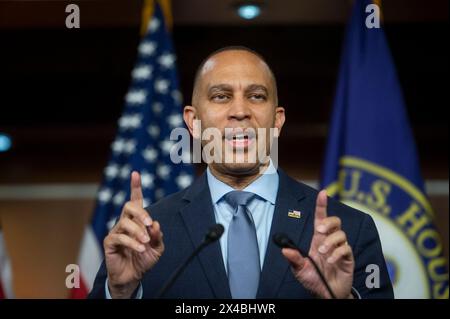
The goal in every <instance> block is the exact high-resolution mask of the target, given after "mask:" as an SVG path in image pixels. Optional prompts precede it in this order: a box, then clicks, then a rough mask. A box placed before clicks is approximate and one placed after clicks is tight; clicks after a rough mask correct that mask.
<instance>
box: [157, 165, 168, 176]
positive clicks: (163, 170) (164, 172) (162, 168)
mask: <svg viewBox="0 0 450 319" xmlns="http://www.w3.org/2000/svg"><path fill="white" fill-rule="evenodd" d="M156 174H158V176H159V177H161V178H162V179H167V178H168V177H169V174H170V167H169V166H167V165H166V164H160V165H158V166H157V167H156Z"/></svg>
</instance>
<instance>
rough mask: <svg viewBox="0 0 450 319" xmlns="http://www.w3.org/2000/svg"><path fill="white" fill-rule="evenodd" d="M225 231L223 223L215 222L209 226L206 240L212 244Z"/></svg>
mask: <svg viewBox="0 0 450 319" xmlns="http://www.w3.org/2000/svg"><path fill="white" fill-rule="evenodd" d="M223 232H224V228H223V226H222V225H221V224H215V225H214V226H211V228H209V230H208V232H207V233H206V236H205V242H206V243H208V244H210V243H212V242H215V241H216V240H218V239H219V238H220V237H221V236H222V234H223Z"/></svg>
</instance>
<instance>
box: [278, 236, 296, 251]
mask: <svg viewBox="0 0 450 319" xmlns="http://www.w3.org/2000/svg"><path fill="white" fill-rule="evenodd" d="M272 240H273V242H274V243H275V245H277V246H278V247H280V248H293V249H298V248H297V247H296V246H295V244H294V242H293V241H292V240H291V239H290V238H289V237H288V235H286V234H284V233H276V234H274V235H273V237H272Z"/></svg>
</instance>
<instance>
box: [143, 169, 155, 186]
mask: <svg viewBox="0 0 450 319" xmlns="http://www.w3.org/2000/svg"><path fill="white" fill-rule="evenodd" d="M154 180H155V176H154V175H153V174H150V173H148V172H146V171H144V172H142V173H141V185H142V187H144V188H150V187H153V181H154Z"/></svg>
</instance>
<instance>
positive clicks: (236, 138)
mask: <svg viewBox="0 0 450 319" xmlns="http://www.w3.org/2000/svg"><path fill="white" fill-rule="evenodd" d="M225 141H226V142H227V144H228V145H230V146H232V147H233V148H247V147H249V146H251V145H252V144H253V143H254V141H255V134H254V132H253V130H249V131H242V130H239V131H234V132H230V133H228V134H226V136H225Z"/></svg>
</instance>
